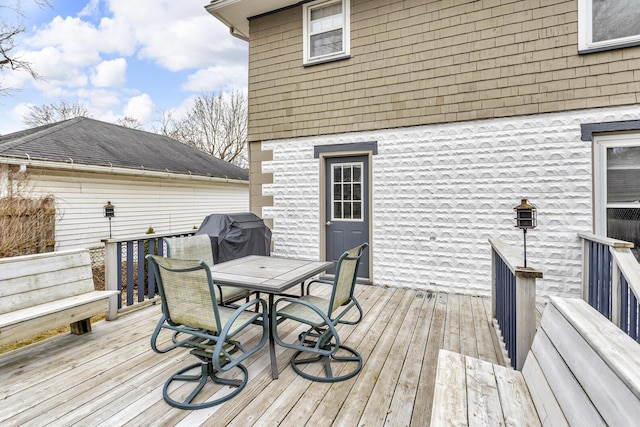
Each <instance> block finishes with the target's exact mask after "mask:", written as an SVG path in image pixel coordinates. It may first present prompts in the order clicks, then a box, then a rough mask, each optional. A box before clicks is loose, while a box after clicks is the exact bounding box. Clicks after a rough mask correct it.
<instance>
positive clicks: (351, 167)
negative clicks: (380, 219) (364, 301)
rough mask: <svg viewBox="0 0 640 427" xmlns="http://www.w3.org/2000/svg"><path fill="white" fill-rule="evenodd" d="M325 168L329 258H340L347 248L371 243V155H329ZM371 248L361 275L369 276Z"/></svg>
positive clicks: (361, 269) (365, 255) (326, 228)
mask: <svg viewBox="0 0 640 427" xmlns="http://www.w3.org/2000/svg"><path fill="white" fill-rule="evenodd" d="M325 168H326V170H325V177H326V178H325V179H326V182H325V186H326V187H325V188H326V192H325V194H326V198H327V199H326V201H325V206H326V208H325V209H326V212H325V218H326V223H325V226H326V227H325V230H326V251H327V253H326V259H327V260H328V261H337V260H338V258H339V257H340V255H342V253H344V252H345V251H346V250H349V249H351V248H354V247H356V246H358V245H360V244H362V243H365V242H367V243H370V240H369V221H370V219H369V218H370V215H369V214H370V212H369V211H370V207H369V182H368V180H369V158H368V156H357V157H339V158H337V157H336V158H328V159H327V160H326V162H325ZM368 251H369V249H367V250H366V251H365V253H364V254H363V256H362V258H361V262H360V268H359V269H358V277H363V278H369V253H368ZM328 273H331V274H333V273H335V271H328Z"/></svg>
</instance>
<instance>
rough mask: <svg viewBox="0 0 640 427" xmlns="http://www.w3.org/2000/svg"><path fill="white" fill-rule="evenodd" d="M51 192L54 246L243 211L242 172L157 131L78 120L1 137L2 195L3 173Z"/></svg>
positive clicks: (245, 186)
mask: <svg viewBox="0 0 640 427" xmlns="http://www.w3.org/2000/svg"><path fill="white" fill-rule="evenodd" d="M10 170H11V171H13V172H18V174H17V176H18V178H19V177H20V172H19V171H23V172H25V173H27V174H28V175H27V176H28V177H29V179H30V181H31V187H32V191H33V193H34V194H37V195H42V194H52V195H54V196H55V200H56V210H57V213H58V216H59V218H60V220H59V222H58V223H57V224H56V250H60V249H70V248H76V247H95V246H99V245H101V239H104V238H108V237H109V220H108V219H107V218H105V217H104V205H105V204H107V202H111V203H112V204H113V205H114V206H115V217H114V218H113V219H112V222H111V227H112V235H113V237H114V238H117V237H125V236H139V235H142V234H144V233H146V231H147V230H148V229H149V227H153V229H154V230H155V232H156V233H167V232H173V231H178V232H181V231H187V230H190V229H192V228H193V227H194V226H199V225H200V223H201V222H202V220H203V219H204V217H205V216H207V215H209V214H211V213H222V212H238V211H247V210H248V209H249V182H248V179H249V176H248V172H247V171H246V170H244V169H242V168H239V167H236V166H234V165H232V164H230V163H227V162H225V161H222V160H220V159H217V158H215V157H212V156H210V155H208V154H206V153H203V152H201V151H198V150H196V149H194V148H191V147H188V146H186V145H184V144H182V143H180V142H178V141H176V140H173V139H171V138H167V137H165V136H162V135H158V134H153V133H149V132H144V131H141V130H136V129H130V128H125V127H122V126H118V125H114V124H110V123H104V122H101V121H98V120H93V119H89V118H84V117H78V118H74V119H70V120H65V121H62V122H58V123H54V124H51V125H45V126H41V127H36V128H33V129H28V130H24V131H20V132H16V133H12V134H9V135H3V136H0V197H1V196H3V195H5V194H6V192H7V188H8V186H9V185H13V183H11V182H9V181H10V179H9V177H10V176H15V175H14V174H9V173H8V172H9V171H10Z"/></svg>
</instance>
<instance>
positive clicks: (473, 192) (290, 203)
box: [262, 106, 640, 296]
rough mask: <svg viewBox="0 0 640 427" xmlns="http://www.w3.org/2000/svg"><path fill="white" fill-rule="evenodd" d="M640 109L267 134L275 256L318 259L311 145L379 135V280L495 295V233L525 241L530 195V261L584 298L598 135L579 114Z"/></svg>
mask: <svg viewBox="0 0 640 427" xmlns="http://www.w3.org/2000/svg"><path fill="white" fill-rule="evenodd" d="M639 118H640V106H634V107H624V108H615V109H598V110H588V111H578V112H569V113H562V114H548V115H534V116H523V117H513V118H508V119H496V120H478V121H471V122H464V123H456V124H451V125H437V126H424V127H414V128H400V129H390V130H385V131H378V132H360V133H353V134H341V135H330V136H323V137H317V138H303V139H296V140H277V141H268V142H263V144H262V145H263V149H265V150H273V161H270V162H265V163H263V165H262V168H263V172H265V173H270V172H271V173H273V177H274V183H273V184H270V185H265V186H264V190H263V192H264V195H273V197H274V206H273V207H269V208H264V209H263V216H264V218H273V219H274V230H273V239H274V245H275V246H274V255H287V256H297V257H309V258H319V257H320V253H319V247H320V230H321V228H320V225H319V218H320V215H319V209H320V201H319V190H318V189H319V188H320V182H319V160H318V159H314V158H313V147H314V146H316V145H327V144H346V143H356V142H368V141H377V142H378V155H375V156H373V177H374V178H373V181H374V182H373V236H372V242H371V243H372V250H373V279H374V282H375V284H377V285H394V286H407V287H416V288H423V289H434V290H445V291H450V292H460V293H474V294H488V293H489V292H490V259H491V258H490V247H489V244H488V242H487V239H488V238H489V237H496V238H499V239H504V240H507V241H511V242H513V245H515V246H517V247H522V231H521V230H519V229H516V228H515V227H514V226H515V221H514V217H515V214H514V211H513V208H514V207H515V206H516V205H518V204H519V203H520V198H521V197H527V198H528V199H529V201H530V202H531V203H532V204H534V205H535V206H536V207H537V208H538V219H539V224H538V228H537V229H535V230H530V231H529V233H528V234H527V246H528V253H527V258H528V263H529V265H531V266H535V267H537V268H540V269H541V270H542V271H543V273H544V279H543V280H542V281H541V282H539V283H540V285H541V286H540V288H539V291H541V294H563V295H566V294H572V295H576V296H577V295H579V293H580V289H581V284H580V270H581V265H580V262H581V259H580V256H581V249H580V244H579V239H578V237H577V236H576V233H577V232H580V231H586V232H591V231H592V164H591V155H592V143H591V141H581V140H580V125H581V124H582V123H597V122H607V121H620V120H638V119H639Z"/></svg>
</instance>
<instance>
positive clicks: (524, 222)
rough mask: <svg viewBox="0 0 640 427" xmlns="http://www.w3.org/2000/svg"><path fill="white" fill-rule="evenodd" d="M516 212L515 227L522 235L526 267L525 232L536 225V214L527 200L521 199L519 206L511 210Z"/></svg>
mask: <svg viewBox="0 0 640 427" xmlns="http://www.w3.org/2000/svg"><path fill="white" fill-rule="evenodd" d="M513 209H514V210H515V211H516V227H517V228H520V229H522V233H523V235H524V266H525V268H526V267H527V230H528V229H532V228H536V226H537V225H538V213H537V210H536V207H535V206H533V205H532V204H530V203H529V202H528V201H527V199H522V200H521V201H520V204H519V205H518V206H516V207H515V208H513Z"/></svg>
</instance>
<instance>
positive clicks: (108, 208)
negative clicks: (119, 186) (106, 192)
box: [104, 202, 116, 238]
mask: <svg viewBox="0 0 640 427" xmlns="http://www.w3.org/2000/svg"><path fill="white" fill-rule="evenodd" d="M104 216H105V217H106V218H109V238H111V218H113V217H114V216H116V207H115V206H113V205H112V204H111V202H107V204H106V205H104Z"/></svg>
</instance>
